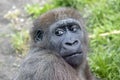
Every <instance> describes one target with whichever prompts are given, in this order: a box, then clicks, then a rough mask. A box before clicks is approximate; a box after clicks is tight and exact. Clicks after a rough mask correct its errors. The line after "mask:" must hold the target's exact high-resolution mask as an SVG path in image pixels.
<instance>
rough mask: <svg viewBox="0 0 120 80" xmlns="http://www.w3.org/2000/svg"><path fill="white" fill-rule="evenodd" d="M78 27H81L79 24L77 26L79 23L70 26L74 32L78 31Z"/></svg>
mask: <svg viewBox="0 0 120 80" xmlns="http://www.w3.org/2000/svg"><path fill="white" fill-rule="evenodd" d="M78 29H79V26H77V25H73V26H71V27H70V31H72V32H76V31H77V30H78Z"/></svg>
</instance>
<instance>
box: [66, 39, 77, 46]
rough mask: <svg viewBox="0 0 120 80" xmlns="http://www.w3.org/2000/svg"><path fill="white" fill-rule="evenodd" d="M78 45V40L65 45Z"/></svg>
mask: <svg viewBox="0 0 120 80" xmlns="http://www.w3.org/2000/svg"><path fill="white" fill-rule="evenodd" d="M77 44H78V40H75V41H69V42H66V43H65V45H66V46H74V45H77Z"/></svg>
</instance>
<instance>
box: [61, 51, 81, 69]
mask: <svg viewBox="0 0 120 80" xmlns="http://www.w3.org/2000/svg"><path fill="white" fill-rule="evenodd" d="M63 58H64V59H65V61H66V62H67V63H68V64H69V65H71V66H72V67H74V68H77V67H78V66H79V65H80V64H81V63H82V60H83V53H82V52H76V53H71V54H70V55H67V56H64V57H63Z"/></svg>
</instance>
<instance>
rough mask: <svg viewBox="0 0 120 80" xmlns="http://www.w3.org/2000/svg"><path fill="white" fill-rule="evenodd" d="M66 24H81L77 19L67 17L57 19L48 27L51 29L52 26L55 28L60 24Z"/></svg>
mask: <svg viewBox="0 0 120 80" xmlns="http://www.w3.org/2000/svg"><path fill="white" fill-rule="evenodd" d="M67 24H76V25H79V26H81V24H80V22H79V21H78V20H75V19H72V18H68V19H64V20H59V21H57V22H55V23H54V24H52V25H51V26H50V29H51V30H52V29H53V28H56V27H59V26H62V25H67Z"/></svg>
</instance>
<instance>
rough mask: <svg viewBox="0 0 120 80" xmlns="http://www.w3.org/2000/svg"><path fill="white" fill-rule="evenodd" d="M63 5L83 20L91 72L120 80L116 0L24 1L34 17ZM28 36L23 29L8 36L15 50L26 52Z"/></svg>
mask: <svg viewBox="0 0 120 80" xmlns="http://www.w3.org/2000/svg"><path fill="white" fill-rule="evenodd" d="M63 6H64V7H73V8H75V9H77V10H79V11H80V13H81V15H82V16H83V18H84V19H85V22H86V28H87V31H88V33H89V38H90V46H89V54H88V60H89V64H90V67H91V70H92V72H93V73H94V74H95V75H96V76H97V77H98V78H101V80H120V0H48V1H46V3H45V4H44V5H42V6H41V5H40V3H39V4H33V5H30V4H27V5H26V6H25V10H26V12H27V14H28V15H29V16H30V17H31V18H32V19H33V20H34V19H35V18H37V17H38V16H39V15H41V14H43V13H45V12H46V11H48V10H51V9H53V8H57V7H63ZM28 39H29V35H28V31H26V30H21V31H19V32H16V34H13V35H12V44H13V46H14V48H15V49H16V52H18V53H22V54H24V53H25V52H26V50H27V49H26V46H28V45H26V44H27V42H28V41H27V40H28Z"/></svg>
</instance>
